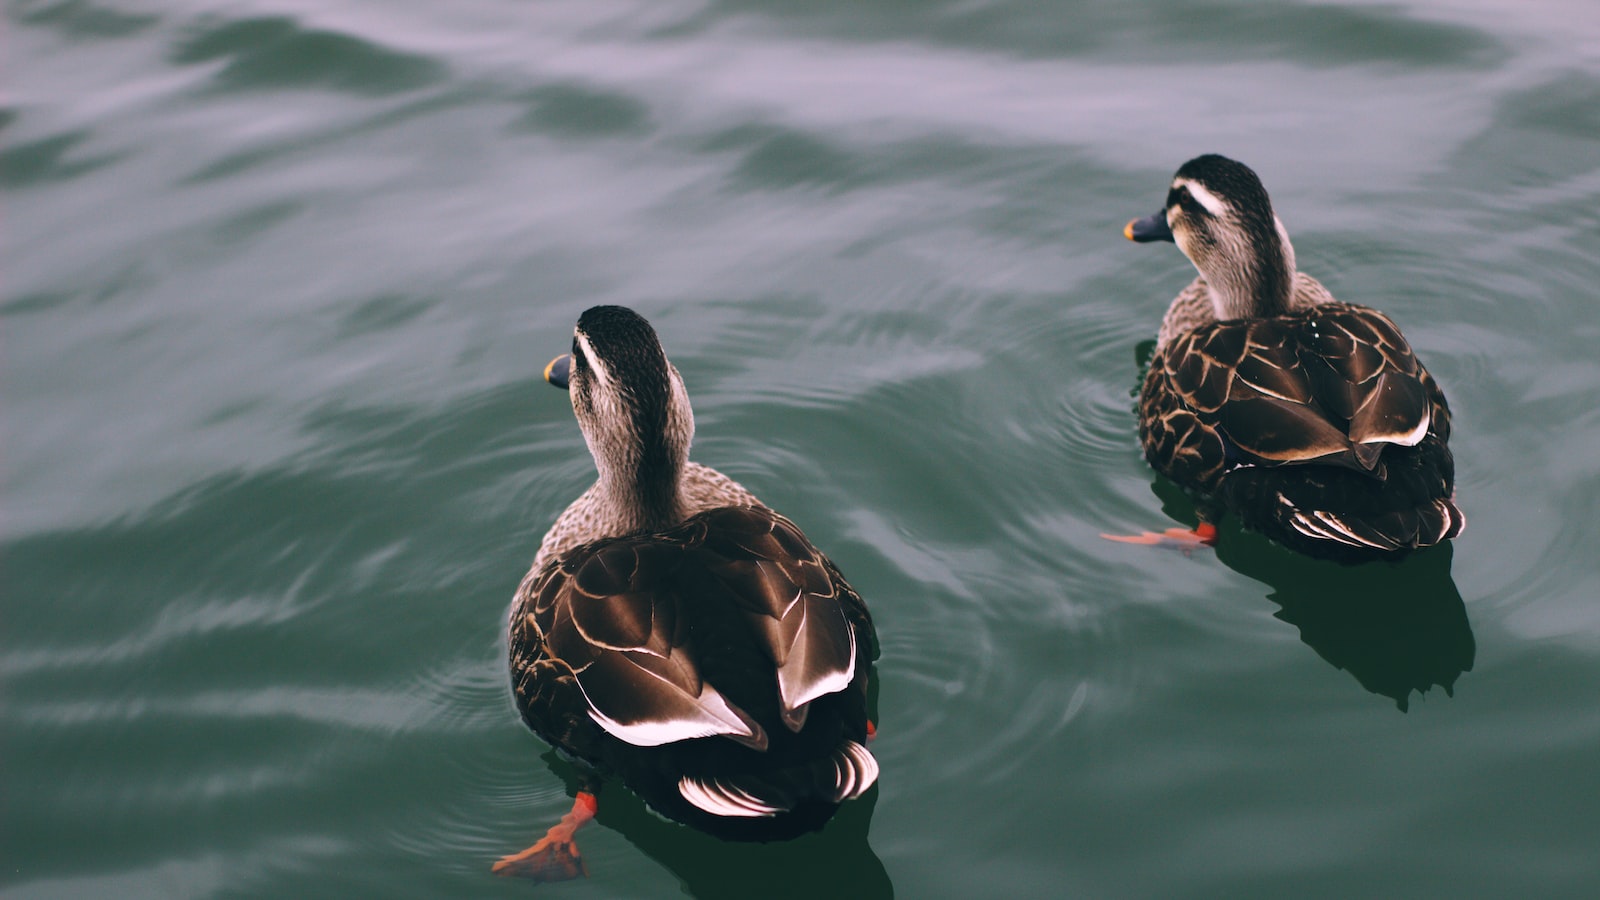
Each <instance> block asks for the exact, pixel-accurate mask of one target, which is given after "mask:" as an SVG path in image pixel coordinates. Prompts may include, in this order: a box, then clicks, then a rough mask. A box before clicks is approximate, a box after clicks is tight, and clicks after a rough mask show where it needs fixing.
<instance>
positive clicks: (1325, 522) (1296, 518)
mask: <svg viewBox="0 0 1600 900" xmlns="http://www.w3.org/2000/svg"><path fill="white" fill-rule="evenodd" d="M1278 500H1279V506H1278V510H1277V513H1278V514H1277V515H1276V516H1274V517H1273V518H1274V519H1276V520H1277V524H1278V525H1279V526H1280V528H1281V529H1282V530H1283V531H1285V532H1292V533H1293V534H1296V535H1299V536H1301V537H1302V538H1306V539H1310V540H1311V541H1316V542H1331V543H1334V544H1339V545H1342V546H1345V547H1351V548H1355V549H1357V550H1371V551H1377V552H1379V553H1395V552H1399V551H1404V550H1416V549H1419V548H1422V547H1431V546H1433V545H1434V544H1438V543H1441V542H1443V541H1447V540H1450V539H1451V538H1454V537H1455V536H1456V535H1458V534H1460V533H1461V529H1462V527H1464V526H1465V525H1466V521H1467V517H1466V516H1465V515H1464V514H1463V513H1462V512H1461V510H1460V508H1459V507H1457V506H1456V505H1455V502H1454V501H1453V500H1451V499H1449V498H1442V499H1438V500H1433V501H1430V502H1427V503H1423V504H1422V505H1420V506H1417V507H1416V508H1414V509H1402V510H1388V511H1385V512H1383V513H1380V514H1376V515H1373V514H1370V513H1368V514H1362V513H1353V512H1348V511H1335V510H1323V509H1302V508H1300V507H1298V506H1296V505H1295V504H1294V503H1293V502H1291V501H1290V500H1289V499H1288V498H1287V497H1284V496H1283V494H1281V493H1280V494H1278ZM1300 543H1303V542H1300Z"/></svg>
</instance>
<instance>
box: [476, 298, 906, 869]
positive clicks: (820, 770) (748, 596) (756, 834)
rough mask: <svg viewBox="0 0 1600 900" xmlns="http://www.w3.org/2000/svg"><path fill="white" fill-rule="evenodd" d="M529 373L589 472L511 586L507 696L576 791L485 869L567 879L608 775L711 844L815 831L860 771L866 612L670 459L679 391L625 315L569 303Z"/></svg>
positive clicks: (741, 502)
mask: <svg viewBox="0 0 1600 900" xmlns="http://www.w3.org/2000/svg"><path fill="white" fill-rule="evenodd" d="M544 377H545V380H546V381H547V382H549V383H550V384H551V385H554V386H556V387H558V388H563V389H566V390H567V391H568V393H569V395H570V397H571V402H572V409H573V412H574V414H575V416H576V418H577V420H578V426H579V429H580V430H581V431H582V433H583V438H584V441H585V443H586V444H587V445H588V449H589V452H590V455H591V456H592V457H593V458H594V464H595V469H596V471H597V473H598V477H597V479H596V480H595V482H594V484H593V485H592V486H591V487H590V488H589V489H588V490H586V491H584V492H583V494H582V495H580V496H579V497H578V498H577V499H576V500H574V501H573V502H572V503H571V504H570V505H569V506H568V507H567V508H566V510H565V511H564V512H562V513H561V515H560V516H559V517H557V518H556V520H555V523H554V524H553V525H552V526H551V527H550V529H549V531H548V533H546V534H545V536H544V539H543V541H541V543H540V545H539V549H538V552H537V554H536V555H535V556H534V560H533V564H532V567H531V568H530V569H529V570H528V573H527V575H526V576H525V577H524V578H523V579H522V581H521V583H520V585H519V586H518V588H517V591H516V594H515V596H514V599H513V601H512V604H511V610H510V627H509V634H508V642H507V643H508V650H509V664H510V674H511V687H512V692H513V694H514V697H515V701H516V706H517V709H518V711H519V712H520V714H521V718H522V721H523V722H524V723H525V724H526V725H527V726H528V727H529V728H530V729H532V730H533V731H534V733H535V734H537V735H538V736H539V737H541V738H543V739H544V740H545V741H546V742H548V743H549V744H551V745H552V746H554V747H555V748H557V749H558V750H559V751H560V752H561V754H562V755H564V756H565V757H567V758H569V759H571V760H574V761H575V762H576V763H577V764H578V766H579V768H580V771H581V773H582V774H581V776H580V780H581V783H582V787H581V789H580V790H579V791H578V792H577V796H576V798H575V800H574V803H573V807H572V811H571V812H569V813H567V814H566V815H565V816H563V817H562V819H561V821H559V822H558V823H557V824H556V825H554V826H552V827H551V828H550V829H549V831H547V832H546V833H545V835H544V836H543V837H542V838H541V839H540V840H539V841H537V842H536V843H534V844H533V846H531V847H529V848H528V849H526V850H524V851H522V852H520V853H516V854H512V855H509V856H506V857H503V858H502V859H501V860H499V861H498V862H497V863H495V865H494V871H495V872H497V873H500V874H508V875H520V876H523V877H526V878H529V879H531V880H534V881H557V880H562V879H566V878H574V877H578V876H581V875H586V874H587V869H586V867H585V866H584V864H583V862H582V856H581V854H580V853H579V851H578V847H577V844H576V842H575V833H576V831H577V829H578V828H579V827H580V826H582V825H583V824H584V823H585V822H587V821H589V820H590V819H592V818H594V816H595V814H596V812H597V811H598V806H599V800H598V795H599V790H600V787H601V785H602V784H603V783H604V782H605V781H606V780H608V779H612V778H615V779H619V780H620V781H621V782H622V784H623V785H624V786H625V787H626V788H628V789H629V790H631V791H632V792H633V793H634V794H636V795H637V796H638V797H639V798H641V799H642V800H643V801H644V802H645V804H646V805H648V806H649V807H650V808H651V809H653V810H654V811H655V812H657V813H659V814H660V815H662V816H664V817H666V818H668V819H671V820H673V821H676V822H679V823H682V824H685V825H688V826H691V827H693V828H697V829H699V830H701V831H703V832H706V833H708V834H711V835H714V836H716V837H719V838H723V839H728V840H757V841H771V840H784V839H788V838H791V837H795V836H797V835H799V834H803V833H805V832H808V831H812V830H816V829H818V828H820V827H822V825H824V824H825V823H826V822H827V821H828V820H829V818H830V817H831V816H832V815H833V813H834V811H835V810H836V809H838V807H839V806H840V804H842V803H845V802H848V801H850V800H852V799H855V798H857V797H860V796H861V795H862V794H864V793H866V792H867V790H868V789H869V788H871V787H872V785H873V784H874V783H875V782H876V781H877V778H878V772H879V768H878V762H877V760H876V759H875V758H874V756H873V755H872V752H871V751H870V750H868V749H867V744H868V740H869V738H870V737H871V736H872V735H873V734H874V732H875V726H874V725H873V723H872V722H871V721H870V719H869V718H868V700H867V688H868V678H869V669H870V667H871V665H872V662H873V660H874V659H875V658H876V657H877V655H878V642H877V633H876V631H875V628H874V626H873V621H872V617H871V615H870V614H869V613H868V610H867V607H866V604H865V603H864V602H863V601H862V599H861V596H860V595H859V594H858V593H857V592H856V591H855V589H854V588H852V587H851V586H850V584H849V582H847V581H846V580H845V578H844V576H843V575H842V574H840V572H839V570H838V568H837V567H836V566H835V565H834V564H833V562H832V561H830V560H829V559H828V557H827V556H826V555H824V554H823V553H822V551H820V550H818V549H817V548H816V547H815V546H814V545H813V544H812V543H811V541H810V540H809V539H807V538H806V536H805V534H804V533H802V532H801V530H800V529H799V527H797V526H796V525H795V524H794V523H793V522H791V521H790V520H789V519H787V518H785V517H784V516H782V515H779V514H778V513H777V512H774V511H773V510H772V509H771V508H769V507H768V506H766V505H765V504H763V503H762V502H761V501H760V500H758V499H757V498H756V497H755V495H754V494H752V493H751V492H750V491H749V490H748V489H746V488H745V487H744V486H743V485H741V484H739V483H738V482H736V481H734V480H733V479H732V478H729V477H728V476H726V475H724V474H722V473H721V472H718V471H716V470H715V469H712V468H710V467H708V466H704V465H701V464H699V463H696V462H691V461H690V460H689V458H688V455H689V445H690V442H691V440H692V439H693V437H694V414H693V411H692V410H691V408H690V404H689V396H688V393H687V391H686V390H685V388H684V383H683V378H682V376H681V375H679V373H678V370H677V368H676V367H674V366H673V365H672V363H671V362H669V361H668V360H667V357H666V354H665V352H664V350H663V349H662V346H661V342H660V340H659V339H658V338H657V335H656V332H655V330H654V329H653V328H652V327H651V326H650V323H649V322H647V321H646V320H645V319H644V317H642V316H640V315H639V314H638V313H636V312H634V311H633V310H631V309H628V308H626V307H621V306H596V307H593V308H591V309H588V310H586V311H585V312H584V313H583V314H582V315H581V316H580V317H579V318H578V321H577V326H576V327H575V329H574V331H573V337H572V347H571V352H570V353H567V354H563V355H561V356H558V357H556V358H555V359H554V360H552V361H551V363H550V364H549V365H548V366H546V367H545V370H544Z"/></svg>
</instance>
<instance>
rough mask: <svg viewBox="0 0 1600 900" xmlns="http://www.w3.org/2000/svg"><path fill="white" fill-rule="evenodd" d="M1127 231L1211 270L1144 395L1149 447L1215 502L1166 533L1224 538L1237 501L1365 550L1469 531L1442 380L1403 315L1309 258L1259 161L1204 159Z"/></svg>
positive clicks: (1259, 514)
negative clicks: (1323, 272) (1257, 167)
mask: <svg viewBox="0 0 1600 900" xmlns="http://www.w3.org/2000/svg"><path fill="white" fill-rule="evenodd" d="M1123 234H1124V236H1125V237H1127V238H1128V239H1129V240H1132V241H1135V242H1139V243H1149V242H1158V241H1167V242H1172V243H1175V244H1177V246H1178V249H1180V250H1182V251H1183V253H1184V255H1185V256H1187V257H1188V258H1189V261H1190V262H1191V263H1193V264H1194V267H1195V269H1196V270H1197V271H1198V273H1199V274H1198V276H1197V277H1196V278H1195V279H1194V280H1193V281H1192V282H1190V283H1189V285H1188V286H1187V287H1185V288H1184V289H1183V290H1182V291H1180V292H1179V293H1178V295H1177V297H1176V298H1175V299H1174V300H1173V301H1172V303H1171V305H1170V306H1169V307H1168V308H1167V312H1166V315H1165V316H1164V317H1163V319H1162V322H1161V328H1160V331H1159V332H1158V334H1157V336H1156V343H1155V351H1154V354H1153V355H1152V357H1151V359H1150V366H1149V369H1148V370H1147V372H1146V374H1145V377H1144V381H1143V385H1142V387H1141V389H1140V394H1139V407H1138V408H1139V440H1140V444H1141V445H1142V448H1143V450H1144V456H1145V459H1146V460H1147V461H1148V462H1149V464H1150V465H1151V467H1152V468H1154V469H1155V470H1156V471H1157V472H1159V473H1161V474H1162V475H1164V476H1166V477H1167V478H1169V479H1171V480H1172V481H1173V482H1175V483H1176V484H1178V485H1179V486H1181V487H1182V488H1184V489H1185V490H1186V491H1187V492H1189V493H1190V494H1192V495H1193V496H1195V497H1196V498H1197V499H1198V500H1199V507H1198V510H1197V512H1198V516H1199V518H1200V520H1201V521H1200V524H1199V526H1198V527H1197V528H1196V529H1194V530H1193V532H1184V531H1183V529H1169V530H1168V532H1167V534H1166V536H1165V537H1167V538H1180V539H1185V540H1191V541H1196V542H1200V543H1207V544H1210V543H1213V542H1214V541H1215V540H1216V535H1217V530H1216V520H1217V519H1219V518H1220V517H1221V516H1223V515H1226V514H1229V513H1231V514H1234V515H1236V516H1237V517H1238V519H1239V521H1240V523H1241V524H1242V525H1243V526H1244V527H1245V528H1247V529H1250V530H1253V531H1256V532H1259V533H1261V534H1263V535H1265V536H1267V537H1268V538H1270V539H1271V540H1273V541H1275V542H1277V543H1279V544H1281V545H1283V546H1285V547H1288V548H1290V549H1291V550H1294V551H1297V552H1300V553H1303V554H1305V555H1307V556H1311V557H1314V558H1317V559H1326V560H1334V561H1338V562H1344V563H1359V562H1366V561H1371V560H1376V559H1395V558H1398V557H1401V556H1404V555H1405V554H1407V553H1409V552H1411V551H1414V550H1418V549H1420V548H1424V547H1429V546H1433V545H1435V544H1439V543H1442V542H1444V541H1448V540H1450V539H1452V538H1455V537H1456V536H1457V535H1459V534H1460V533H1461V530H1462V528H1463V527H1464V526H1465V525H1466V517H1465V515H1463V514H1462V512H1461V509H1460V507H1458V506H1457V505H1456V501H1455V460H1454V457H1453V456H1452V455H1451V452H1450V446H1449V441H1450V406H1449V404H1448V403H1447V402H1446V401H1445V396H1444V392H1443V391H1442V390H1441V389H1440V387H1439V384H1438V382H1436V381H1435V380H1434V378H1433V376H1432V375H1430V374H1429V372H1428V370H1427V368H1425V367H1424V366H1423V364H1422V361H1421V360H1420V359H1418V358H1417V354H1416V352H1415V351H1414V350H1413V349H1412V347H1411V344H1410V343H1409V342H1407V341H1406V339H1405V336H1404V335H1402V334H1401V332H1400V329H1399V327H1398V326H1396V325H1395V323H1394V321H1393V320H1392V319H1390V318H1389V317H1388V316H1386V315H1384V314H1383V313H1381V312H1379V311H1378V310H1376V309H1372V308H1370V307H1366V306H1359V305H1356V304H1354V303H1344V302H1340V301H1338V300H1336V299H1334V297H1333V295H1332V294H1331V293H1330V292H1329V291H1328V289H1327V288H1326V287H1324V286H1323V285H1322V284H1321V283H1320V282H1318V281H1317V280H1316V279H1315V278H1313V277H1311V276H1310V275H1307V274H1306V273H1304V272H1301V271H1299V270H1298V269H1297V268H1296V266H1295V254H1294V247H1293V245H1292V244H1291V243H1290V242H1289V233H1288V231H1287V230H1286V229H1285V228H1284V226H1283V222H1282V221H1280V220H1279V219H1278V217H1277V215H1276V214H1275V213H1274V212H1273V208H1272V201H1271V200H1270V199H1269V198H1268V196H1267V191H1266V188H1265V187H1264V186H1263V185H1262V183H1261V179H1260V178H1259V177H1258V176H1257V175H1256V173H1255V172H1254V171H1253V170H1251V169H1250V168H1249V167H1248V166H1246V165H1244V164H1243V163H1240V162H1237V161H1235V160H1232V159H1229V158H1227V157H1225V156H1221V155H1217V154H1207V155H1203V156H1197V157H1195V158H1194V159H1191V160H1189V161H1188V162H1186V163H1184V164H1183V165H1182V166H1181V167H1179V169H1178V171H1177V173H1176V174H1175V175H1174V176H1173V178H1172V181H1171V184H1170V186H1169V188H1168V190H1167V199H1166V204H1165V205H1164V206H1163V208H1162V209H1161V210H1160V211H1158V212H1156V213H1155V214H1153V215H1149V216H1145V217H1143V218H1139V219H1135V220H1133V221H1130V222H1129V223H1128V224H1127V225H1126V226H1125V227H1124V229H1123ZM1162 538H1163V536H1158V535H1150V534H1146V535H1142V536H1139V537H1137V538H1128V539H1131V540H1136V541H1139V542H1143V543H1158V542H1161V541H1162Z"/></svg>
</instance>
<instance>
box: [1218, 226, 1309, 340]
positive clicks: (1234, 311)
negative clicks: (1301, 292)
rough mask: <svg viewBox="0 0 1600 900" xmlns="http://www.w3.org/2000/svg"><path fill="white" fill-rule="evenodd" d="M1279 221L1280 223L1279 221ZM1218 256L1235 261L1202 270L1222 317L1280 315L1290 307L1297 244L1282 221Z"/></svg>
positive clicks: (1241, 317) (1224, 250)
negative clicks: (1247, 241) (1287, 232)
mask: <svg viewBox="0 0 1600 900" xmlns="http://www.w3.org/2000/svg"><path fill="white" fill-rule="evenodd" d="M1275 224H1276V223H1275ZM1218 249H1222V250H1223V252H1222V253H1219V254H1217V256H1216V258H1219V259H1221V260H1224V261H1232V263H1233V264H1230V265H1224V266H1220V267H1208V268H1215V270H1214V271H1205V270H1204V269H1202V270H1201V274H1203V275H1204V276H1205V278H1206V283H1207V284H1208V285H1210V287H1211V296H1212V304H1213V306H1214V308H1215V312H1216V315H1217V318H1218V319H1219V320H1227V319H1255V318H1266V317H1269V316H1280V315H1283V314H1285V313H1287V312H1289V311H1290V309H1291V308H1292V305H1293V297H1294V277H1295V264H1294V247H1293V245H1291V244H1290V243H1289V236H1288V235H1287V234H1284V232H1283V226H1282V225H1281V224H1279V225H1277V227H1276V228H1275V229H1274V230H1273V231H1272V232H1269V233H1268V234H1266V235H1261V236H1257V237H1256V239H1255V240H1254V241H1252V242H1251V244H1250V245H1249V246H1248V247H1241V248H1234V249H1237V250H1239V251H1241V252H1239V253H1238V254H1237V255H1235V254H1234V253H1230V252H1228V251H1227V250H1226V249H1224V248H1218Z"/></svg>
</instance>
